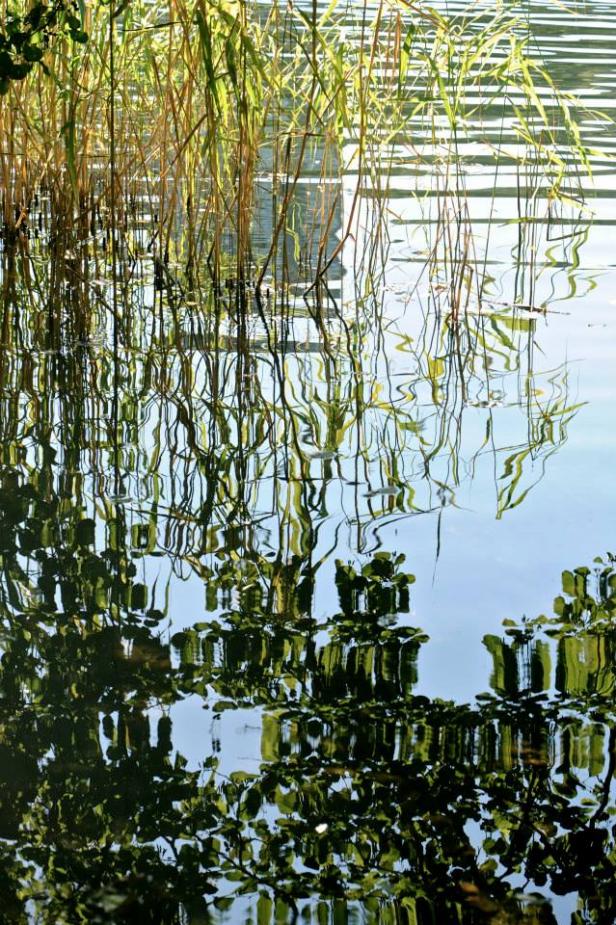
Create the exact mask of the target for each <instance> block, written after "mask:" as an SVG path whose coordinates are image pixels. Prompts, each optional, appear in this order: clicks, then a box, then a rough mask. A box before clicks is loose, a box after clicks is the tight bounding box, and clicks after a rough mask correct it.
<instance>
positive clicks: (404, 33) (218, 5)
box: [0, 0, 588, 284]
mask: <svg viewBox="0 0 616 925" xmlns="http://www.w3.org/2000/svg"><path fill="white" fill-rule="evenodd" d="M14 6H15V7H18V8H20V9H17V10H16V12H21V13H22V15H26V11H27V6H28V5H27V4H23V8H21V5H20V4H19V3H18V4H15V5H14ZM69 15H70V17H71V19H70V22H72V24H73V25H72V31H71V28H68V29H62V28H57V29H56V30H55V32H54V35H53V36H52V37H51V39H50V40H49V41H47V42H45V43H42V44H41V47H40V49H39V51H40V55H38V53H37V56H40V58H41V60H40V62H38V63H36V64H35V65H33V63H32V62H31V63H30V65H29V67H28V68H26V71H27V73H23V74H20V75H19V76H20V77H21V78H23V79H20V80H12V81H10V86H8V87H6V88H5V89H7V90H8V92H6V93H5V95H4V96H2V97H1V98H0V135H1V137H2V139H3V142H2V150H1V152H0V189H1V195H2V229H3V235H4V237H5V239H7V240H15V239H16V238H20V237H21V238H26V237H27V236H28V235H31V234H32V233H33V232H34V231H35V230H36V219H35V216H36V211H37V203H38V202H39V201H40V199H41V197H42V198H43V200H44V201H45V203H46V206H47V208H48V209H49V211H50V214H51V216H52V221H53V223H54V224H55V225H56V227H57V228H62V234H63V236H64V237H66V234H67V233H69V232H70V231H71V230H73V231H74V232H75V234H74V238H75V241H76V242H78V243H80V244H81V245H84V244H85V245H90V246H92V245H95V246H96V245H99V244H101V242H102V244H103V245H104V244H105V243H106V244H109V240H110V238H113V240H114V244H115V245H116V246H119V245H118V241H119V240H120V239H122V240H123V242H124V246H126V247H127V248H129V250H130V251H131V253H135V252H138V251H148V250H149V252H151V253H152V254H154V256H155V259H159V260H160V261H162V262H163V263H168V262H169V261H171V262H177V263H178V265H180V266H181V267H182V272H183V273H184V272H186V274H187V275H188V278H189V279H192V280H194V279H198V280H201V281H205V280H207V281H208V282H209V281H210V280H213V281H214V282H218V281H220V280H221V279H222V278H223V277H224V276H225V275H227V274H228V273H232V275H233V276H234V277H236V278H239V279H241V280H245V279H248V278H253V279H254V280H255V281H256V282H257V283H258V284H262V283H263V282H264V281H265V280H266V279H267V278H268V274H271V273H272V272H273V270H272V268H273V267H275V265H276V260H277V258H278V257H279V255H280V253H281V251H282V250H283V249H284V248H285V247H287V246H288V244H287V242H288V240H289V236H290V237H291V240H292V239H293V235H297V230H298V227H300V226H301V230H302V236H303V241H302V242H301V243H300V244H297V249H298V251H299V253H298V258H299V261H300V263H301V264H302V266H303V268H304V271H305V276H306V279H307V280H309V281H311V282H314V281H316V280H318V279H323V278H324V277H325V276H326V274H327V270H328V268H329V267H330V266H331V263H332V261H333V260H334V259H335V257H336V256H337V254H338V253H339V251H340V248H341V246H342V242H343V241H344V240H345V239H347V238H348V237H349V236H350V235H354V234H355V233H356V231H357V227H356V226H357V222H358V221H359V212H360V210H359V208H358V197H359V195H360V192H361V191H363V192H365V191H366V190H370V191H371V192H372V195H373V197H374V201H375V202H376V203H377V204H378V203H379V202H381V201H382V198H383V193H384V190H385V189H386V187H387V182H388V180H387V177H388V169H387V165H386V161H387V157H386V155H387V151H388V150H390V148H391V146H392V145H394V144H395V145H396V147H397V148H399V147H400V146H401V145H402V146H403V147H404V148H405V149H406V150H407V151H408V152H409V154H410V155H411V156H412V157H414V158H416V159H417V162H418V163H421V162H422V160H425V159H427V158H434V159H435V160H436V161H438V164H439V173H440V174H441V176H442V177H443V187H444V189H446V190H447V191H448V192H451V191H452V190H453V191H455V196H457V197H459V196H460V195H463V193H464V190H463V188H462V189H460V187H461V186H462V187H463V184H462V183H461V181H460V169H459V168H460V163H461V162H462V161H463V160H464V155H463V153H462V151H461V148H460V133H461V132H462V131H463V130H468V129H469V127H470V126H471V125H472V131H473V133H474V134H475V135H477V133H478V132H479V134H480V133H481V126H482V124H483V120H487V123H489V125H490V126H491V127H492V128H493V123H494V120H495V118H496V119H497V118H498V113H499V112H500V113H501V118H502V111H501V109H502V107H503V106H504V104H505V103H506V104H507V107H508V112H510V117H508V119H507V124H506V125H505V124H504V123H503V133H502V141H503V144H502V145H500V146H498V150H495V151H494V152H493V154H494V158H495V160H496V161H500V160H502V159H503V158H509V159H512V160H513V162H515V163H518V164H520V165H522V166H523V168H524V169H526V168H528V167H529V165H530V166H532V168H533V170H534V171H535V172H536V175H537V183H538V186H537V189H539V190H542V191H543V192H544V193H546V194H547V195H548V196H549V197H552V198H553V197H557V196H562V195H564V193H565V192H566V193H567V195H570V190H569V187H567V189H565V184H566V183H568V182H569V181H568V180H567V179H566V178H567V164H568V162H569V161H570V160H571V156H572V154H573V153H575V154H576V155H577V157H578V159H579V160H580V161H581V162H583V163H587V162H588V152H587V150H586V149H585V148H584V146H583V144H582V140H581V138H580V135H579V131H578V129H577V126H576V123H575V120H574V116H573V115H572V104H571V101H570V100H569V99H567V97H566V95H564V94H560V93H559V92H558V90H557V88H556V87H554V86H553V84H552V81H551V79H550V77H549V75H548V73H547V72H546V70H545V69H544V68H543V67H542V66H541V63H540V62H538V61H535V60H533V58H532V57H531V56H529V54H527V47H526V38H525V33H524V29H523V28H522V27H521V24H520V23H518V22H517V21H516V20H515V19H513V18H512V17H511V16H509V15H508V14H507V12H506V11H505V10H503V9H496V10H491V9H489V8H487V7H482V8H477V9H476V10H474V11H473V10H471V12H468V13H466V14H464V15H460V16H458V17H454V18H446V17H444V16H442V15H441V14H439V13H438V12H436V11H434V10H433V9H431V8H430V9H429V8H424V7H423V6H421V5H415V4H413V3H410V2H408V0H379V2H378V3H377V4H368V3H367V2H366V0H363V2H362V3H352V4H348V3H343V2H337V0H333V2H331V3H329V4H328V5H323V4H320V3H318V2H317V0H310V2H306V3H297V2H293V0H291V2H288V3H287V2H284V3H282V2H279V0H276V2H273V3H269V2H268V3H261V2H257V0H169V2H167V3H162V2H159V0H156V2H149V0H147V2H146V0H131V2H129V3H125V4H119V5H116V6H115V7H114V5H113V4H111V5H109V4H104V3H99V2H93V3H89V4H87V5H85V7H84V9H83V21H78V22H77V25H78V26H79V29H77V25H76V24H75V18H74V16H73V15H72V14H69ZM86 36H87V41H84V39H85V37H86ZM76 38H77V39H78V41H76V40H75V39H76ZM544 91H547V94H546V92H544ZM546 96H549V100H550V101H549V104H548V103H547V102H546ZM307 172H308V173H309V174H310V177H311V183H312V188H311V190H310V197H309V199H310V201H309V202H308V203H307V202H306V197H305V195H304V192H305V184H304V183H301V182H300V178H302V177H305V175H306V173H307ZM349 174H351V175H352V176H353V177H354V178H355V187H356V193H355V195H354V197H352V198H351V199H350V201H349V202H348V203H346V206H345V209H344V215H343V217H342V220H341V222H340V223H339V224H340V227H334V226H336V223H337V219H338V217H339V213H340V210H341V202H340V197H341V190H340V185H339V184H338V183H336V182H333V183H332V179H333V180H334V181H335V180H336V179H339V178H340V177H341V176H343V175H345V176H348V175H349ZM264 190H265V193H266V195H264V196H263V195H261V192H262V191H264ZM300 193H301V195H300ZM452 195H453V193H452ZM263 203H264V204H263ZM454 206H455V209H456V211H457V212H459V211H460V203H459V201H455V202H454ZM444 214H447V213H446V210H445V211H444ZM334 231H335V234H334V233H333V232H334ZM383 233H384V225H383V223H381V224H380V225H379V226H378V229H377V231H376V234H377V236H378V235H379V234H381V235H382V234H383ZM441 240H442V238H441Z"/></svg>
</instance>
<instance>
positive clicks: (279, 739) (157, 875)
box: [0, 3, 616, 925]
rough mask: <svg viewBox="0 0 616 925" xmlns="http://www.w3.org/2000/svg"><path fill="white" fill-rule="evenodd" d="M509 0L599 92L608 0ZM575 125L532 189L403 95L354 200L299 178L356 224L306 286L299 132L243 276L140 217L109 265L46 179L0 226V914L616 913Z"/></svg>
mask: <svg viewBox="0 0 616 925" xmlns="http://www.w3.org/2000/svg"><path fill="white" fill-rule="evenodd" d="M460 9H462V7H460ZM456 10H457V8H456V7H454V6H453V5H449V7H448V12H449V13H450V14H453V13H456ZM524 12H525V15H527V16H528V20H529V22H530V29H531V35H532V41H531V45H532V47H533V49H534V53H535V54H537V55H538V56H541V57H542V58H543V60H544V61H546V62H548V63H549V64H550V69H551V72H552V73H553V76H554V77H555V79H558V81H559V83H560V84H561V86H564V87H565V88H568V89H570V90H572V91H575V92H576V93H578V94H579V95H580V96H581V97H582V98H583V99H584V100H586V101H587V102H589V105H592V107H596V108H597V109H601V110H604V111H608V112H609V110H610V109H611V108H612V107H613V101H614V85H615V76H614V68H613V62H612V60H611V58H612V45H613V41H614V33H615V30H616V24H615V18H614V6H613V5H611V4H607V3H588V4H584V5H579V6H576V7H575V8H571V10H569V11H566V10H564V9H563V8H562V7H560V6H552V5H545V4H529V5H528V6H527V7H526V6H525V7H524ZM574 14H577V15H574ZM548 104H549V100H547V99H546V105H548ZM503 115H504V119H505V121H504V122H503ZM584 119H585V129H586V131H587V132H588V134H589V136H590V137H591V138H592V139H593V144H594V145H596V146H597V148H600V149H601V151H602V152H604V154H603V155H598V154H597V155H595V156H593V163H594V172H595V178H594V184H593V185H592V186H591V184H589V183H588V182H587V181H585V180H583V179H582V178H581V176H579V177H576V180H575V183H574V182H573V180H572V181H571V183H572V190H571V192H572V197H571V200H570V201H568V202H567V203H565V204H562V203H560V204H557V203H552V204H551V205H548V204H546V202H545V201H544V199H542V198H541V197H533V196H532V195H531V192H530V191H532V188H533V183H534V182H535V180H536V178H535V177H533V176H532V170H530V168H529V169H528V170H525V169H523V168H519V167H516V166H515V165H513V164H512V163H511V162H508V166H506V165H503V164H500V163H499V165H498V166H497V165H496V160H495V155H494V145H497V144H498V145H502V146H507V145H508V146H511V145H514V144H515V143H516V141H515V138H514V136H513V134H511V135H510V134H509V133H508V128H507V126H508V122H507V108H506V101H505V102H503V101H502V100H500V101H496V102H495V104H494V122H493V124H492V122H491V121H490V116H489V114H488V117H487V123H484V124H482V125H481V126H477V127H476V130H473V128H472V126H471V127H467V132H466V135H465V137H463V138H458V139H457V140H456V151H455V154H456V158H455V171H454V174H452V173H451V168H447V167H446V164H451V160H450V159H445V158H443V156H442V151H440V149H439V146H438V145H436V144H435V146H434V150H433V151H430V150H428V149H429V145H430V143H431V141H430V138H429V137H428V136H426V137H424V138H422V137H420V136H418V135H415V134H414V132H415V131H417V132H418V133H419V132H420V131H421V126H420V125H419V123H418V125H417V126H414V124H413V123H412V121H411V122H409V138H400V139H393V140H391V141H390V142H389V143H388V145H387V147H386V150H385V151H384V152H382V158H383V161H382V163H383V177H384V178H386V182H385V181H384V186H383V189H380V190H379V191H378V195H377V191H375V190H374V189H371V188H370V187H369V185H368V184H367V183H362V187H361V195H360V196H359V199H358V204H357V205H356V207H355V211H354V205H353V203H354V201H355V187H356V177H355V175H354V173H353V170H354V167H353V164H352V163H351V164H350V166H349V168H348V170H347V171H346V172H345V173H344V175H343V177H342V180H340V179H338V177H332V179H331V180H330V181H329V186H330V187H331V189H332V190H333V191H338V190H340V191H341V196H340V201H339V205H338V207H337V209H336V211H335V214H334V217H333V220H332V223H331V229H330V230H331V239H332V245H331V248H330V252H331V250H332V249H333V247H334V246H335V242H336V241H337V240H338V238H339V236H340V234H341V230H342V229H343V228H344V227H346V223H347V222H348V221H349V217H350V216H351V217H352V218H353V223H354V224H353V236H352V238H350V239H349V241H348V242H347V244H346V245H345V247H344V248H343V249H342V251H341V252H340V253H339V254H338V255H337V257H336V260H334V261H333V263H332V266H331V267H330V272H329V274H328V279H327V286H326V287H321V288H319V289H318V290H312V291H310V292H308V293H307V294H306V285H305V283H303V280H304V279H305V278H306V277H308V276H309V271H308V270H307V269H306V264H307V262H308V261H309V257H310V248H311V238H310V233H309V227H310V221H309V219H310V216H311V215H312V214H313V210H314V209H315V208H318V207H319V202H320V200H319V195H320V193H318V194H317V193H316V192H315V189H316V184H315V182H314V181H315V176H316V175H318V174H319V172H320V170H321V165H320V163H319V160H318V157H319V152H318V148H317V149H315V153H314V158H313V162H312V164H311V167H312V168H314V169H307V171H306V176H305V177H303V178H302V180H301V181H300V183H299V184H298V190H297V195H296V199H295V209H296V219H295V229H294V233H291V232H289V234H288V235H287V237H286V253H283V254H282V257H281V266H280V267H278V270H277V275H275V276H274V277H272V279H271V280H269V286H268V288H267V291H265V290H264V292H263V294H262V296H261V297H258V296H257V295H256V294H255V292H254V290H253V289H252V288H251V287H247V288H246V289H241V288H239V287H238V286H237V285H236V283H235V282H234V281H233V280H232V279H231V278H230V279H229V280H227V281H226V283H225V285H224V286H223V287H222V288H221V290H220V291H216V290H211V289H210V290H207V291H204V290H198V291H197V290H194V289H191V288H190V287H189V285H188V284H187V283H186V282H185V281H183V280H182V276H181V262H182V261H181V240H179V243H178V245H177V250H176V251H174V253H177V254H179V256H178V258H177V262H174V257H173V256H172V259H171V262H170V263H169V265H168V266H167V267H164V266H163V265H162V264H157V265H156V266H154V265H153V261H152V258H151V256H150V255H149V254H148V251H147V248H146V246H145V245H146V243H147V221H145V220H144V221H143V222H142V225H143V227H142V228H141V230H138V231H135V230H134V228H133V229H132V230H131V231H130V232H129V236H128V239H126V240H124V241H123V243H122V245H121V247H120V248H119V260H118V266H117V267H116V281H115V287H114V286H113V285H112V282H111V276H112V274H111V273H110V267H109V259H108V258H109V252H108V250H107V251H105V250H104V248H103V238H104V235H103V234H102V233H101V231H100V228H99V226H98V225H97V224H96V221H95V222H94V226H93V228H92V229H90V236H89V238H88V239H87V240H82V239H77V240H76V239H75V236H74V234H73V233H72V232H70V230H69V231H67V230H58V229H57V228H54V227H53V226H52V225H51V224H50V223H49V210H48V208H47V203H46V200H45V196H44V193H43V194H42V197H41V201H40V205H39V206H38V209H39V211H40V220H39V216H38V213H36V214H34V215H33V217H32V221H31V235H30V239H29V241H28V242H27V248H25V246H24V245H23V242H22V244H21V245H17V246H9V245H8V244H4V246H3V250H2V275H1V283H2V300H1V309H2V311H1V324H2V331H1V346H0V565H1V577H0V633H1V639H0V649H1V651H2V657H1V660H0V784H1V786H0V855H1V860H2V866H1V868H0V877H1V880H0V895H1V897H2V903H1V907H0V920H1V921H6V922H8V923H12V922H15V923H18V922H27V921H35V922H38V921H40V922H45V923H64V922H66V923H73V922H75V923H81V922H88V923H99V922H101V923H102V922H105V923H107V922H114V923H115V922H137V923H141V922H144V923H147V922H152V923H158V922H190V923H205V922H225V923H233V925H234V923H254V925H267V923H270V922H272V923H273V922H276V923H287V922H314V923H319V925H325V923H332V925H334V923H335V925H339V923H346V922H357V923H360V922H362V923H363V922H367V923H368V922H374V923H377V922H382V923H387V925H389V923H392V925H394V923H396V925H398V923H404V925H427V923H430V925H432V923H434V925H441V923H446V925H448V923H464V925H474V923H483V922H485V923H493V925H505V923H558V925H582V923H584V925H586V923H596V925H609V923H612V922H614V921H615V920H616V892H615V890H614V873H615V866H616V846H615V843H614V831H615V830H614V811H615V803H614V790H615V785H614V775H615V771H616V731H615V726H614V718H615V717H614V693H615V683H616V677H615V661H614V660H615V646H616V629H615V626H616V624H615V622H614V618H615V612H616V564H615V559H614V556H613V555H612V553H614V552H616V542H615V538H614V524H615V523H616V495H615V493H614V451H615V448H616V439H615V436H614V403H615V399H616V365H615V363H614V360H615V358H616V333H615V328H614V307H615V305H616V298H615V295H614V283H615V281H616V273H615V270H614V246H615V245H616V233H615V229H614V224H613V190H614V188H615V187H614V177H616V173H615V171H614V166H613V164H612V163H611V162H610V161H609V160H608V159H607V157H605V156H604V155H605V153H609V152H610V151H611V150H612V149H613V147H614V141H613V139H614V135H613V129H611V128H610V127H609V126H606V123H605V120H603V119H600V118H599V117H596V116H594V115H593V114H592V113H589V114H587V115H586V116H585V117H584ZM411 141H412V143H413V145H414V144H417V143H419V141H421V144H422V146H423V151H424V155H426V152H427V156H425V157H424V159H423V160H422V161H421V162H419V161H418V160H417V157H416V156H415V152H414V149H413V147H412V145H411V144H410V142H411ZM426 146H427V147H426ZM266 168H267V165H265V164H264V169H263V172H262V176H260V178H259V197H260V198H259V208H258V210H257V220H258V221H257V224H258V228H257V231H256V232H255V241H256V248H257V249H258V248H259V247H261V248H263V249H265V250H267V246H268V240H269V238H268V235H270V236H271V230H272V224H271V216H270V206H271V201H270V200H271V195H270V193H271V182H272V178H271V176H270V175H269V174H268V171H267V169H266ZM574 187H575V189H574ZM418 190H419V191H420V195H417V191H418ZM315 199H316V201H315ZM582 200H584V203H585V204H584V203H583V202H582ZM131 235H132V237H131ZM178 235H179V238H180V236H181V229H180V231H179V232H178ZM127 241H128V243H127ZM283 250H284V249H283ZM133 254H136V255H137V256H133ZM281 280H282V282H281ZM469 280H470V282H469ZM475 280H482V282H475ZM458 294H463V296H461V295H458ZM454 297H455V298H454ZM452 303H455V304H456V305H457V306H458V307H457V309H456V310H452ZM504 620H505V621H506V623H505V624H503V621H504Z"/></svg>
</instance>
